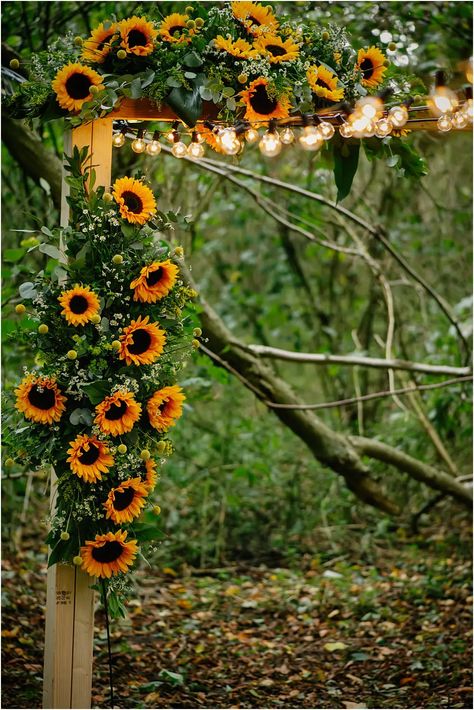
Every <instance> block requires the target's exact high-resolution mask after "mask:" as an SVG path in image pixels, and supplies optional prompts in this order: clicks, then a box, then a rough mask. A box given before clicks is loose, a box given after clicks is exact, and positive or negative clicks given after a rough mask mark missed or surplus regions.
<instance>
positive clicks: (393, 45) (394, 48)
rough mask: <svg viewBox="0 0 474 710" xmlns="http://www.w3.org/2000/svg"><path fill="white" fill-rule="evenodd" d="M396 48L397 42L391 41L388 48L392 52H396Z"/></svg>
mask: <svg viewBox="0 0 474 710" xmlns="http://www.w3.org/2000/svg"><path fill="white" fill-rule="evenodd" d="M396 48H397V45H396V42H389V44H388V49H389V50H390V51H391V52H394V51H395V50H396Z"/></svg>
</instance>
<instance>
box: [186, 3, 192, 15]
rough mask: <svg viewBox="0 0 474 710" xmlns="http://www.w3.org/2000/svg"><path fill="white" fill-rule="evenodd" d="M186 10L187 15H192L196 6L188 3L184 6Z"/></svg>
mask: <svg viewBox="0 0 474 710" xmlns="http://www.w3.org/2000/svg"><path fill="white" fill-rule="evenodd" d="M184 12H185V13H186V15H190V14H191V13H192V12H194V7H193V6H192V5H186V7H185V8H184Z"/></svg>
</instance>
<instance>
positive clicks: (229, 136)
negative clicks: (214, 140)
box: [218, 128, 240, 155]
mask: <svg viewBox="0 0 474 710" xmlns="http://www.w3.org/2000/svg"><path fill="white" fill-rule="evenodd" d="M218 138H219V144H220V146H221V148H222V150H223V151H224V153H226V155H237V153H238V152H239V150H240V141H239V139H238V138H237V134H236V132H235V131H234V129H233V128H224V129H223V130H221V131H220V133H219V135H218Z"/></svg>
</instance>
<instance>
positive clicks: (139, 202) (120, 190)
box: [113, 177, 156, 224]
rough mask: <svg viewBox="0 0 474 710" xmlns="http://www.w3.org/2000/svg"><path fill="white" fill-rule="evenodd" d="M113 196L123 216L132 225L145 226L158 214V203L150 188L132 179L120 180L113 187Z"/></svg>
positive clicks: (124, 178)
mask: <svg viewBox="0 0 474 710" xmlns="http://www.w3.org/2000/svg"><path fill="white" fill-rule="evenodd" d="M113 190H114V192H113V196H114V197H115V201H116V202H117V204H118V205H119V207H120V214H121V216H122V217H123V218H124V219H126V220H127V222H131V223H132V224H145V222H147V221H148V220H149V219H150V217H151V216H152V215H153V214H155V212H156V202H155V198H154V197H153V193H152V191H151V190H150V188H149V187H147V186H146V185H144V184H143V183H142V182H140V180H135V179H134V178H130V177H123V178H119V179H118V180H116V181H115V182H114V185H113Z"/></svg>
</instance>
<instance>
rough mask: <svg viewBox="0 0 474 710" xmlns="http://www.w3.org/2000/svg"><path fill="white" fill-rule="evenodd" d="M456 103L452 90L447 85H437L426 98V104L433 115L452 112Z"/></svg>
mask: <svg viewBox="0 0 474 710" xmlns="http://www.w3.org/2000/svg"><path fill="white" fill-rule="evenodd" d="M457 105H458V100H457V97H456V94H455V93H454V91H451V89H448V87H447V86H437V87H436V88H435V90H434V92H433V93H432V94H431V96H430V97H429V99H428V106H429V108H430V111H431V113H433V114H434V115H435V116H442V115H443V114H445V113H452V112H453V111H454V110H455V109H456V108H457Z"/></svg>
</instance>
